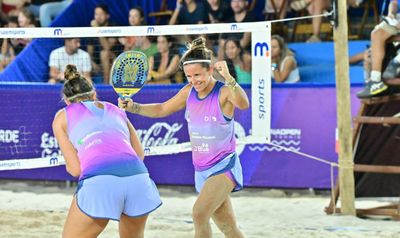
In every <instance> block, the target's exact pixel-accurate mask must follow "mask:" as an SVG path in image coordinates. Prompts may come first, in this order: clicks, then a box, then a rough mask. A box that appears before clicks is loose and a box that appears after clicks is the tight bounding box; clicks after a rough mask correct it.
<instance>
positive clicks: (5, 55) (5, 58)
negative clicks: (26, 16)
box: [1, 16, 18, 69]
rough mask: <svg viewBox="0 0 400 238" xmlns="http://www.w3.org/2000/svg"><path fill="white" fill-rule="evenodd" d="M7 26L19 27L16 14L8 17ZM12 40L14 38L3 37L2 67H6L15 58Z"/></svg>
mask: <svg viewBox="0 0 400 238" xmlns="http://www.w3.org/2000/svg"><path fill="white" fill-rule="evenodd" d="M5 27H9V28H17V27H18V18H17V17H16V16H9V17H8V19H7V24H6V25H5ZM11 40H13V39H7V38H5V39H3V42H2V45H1V67H2V69H4V68H5V67H7V65H9V64H10V63H11V62H12V61H13V60H14V59H15V55H16V54H15V49H14V47H13V45H12V44H11Z"/></svg>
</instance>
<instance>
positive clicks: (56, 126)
mask: <svg viewBox="0 0 400 238" xmlns="http://www.w3.org/2000/svg"><path fill="white" fill-rule="evenodd" d="M52 126H53V133H54V136H55V137H56V139H57V142H58V144H59V145H60V149H61V152H62V154H63V156H64V160H65V163H66V169H67V172H68V173H69V174H71V175H72V176H74V177H78V176H79V175H80V174H81V166H80V162H79V158H78V153H77V151H76V149H75V148H74V146H73V145H72V143H71V141H70V140H69V138H68V134H67V116H66V114H65V111H64V110H60V111H58V112H57V114H56V116H55V117H54V120H53V125H52Z"/></svg>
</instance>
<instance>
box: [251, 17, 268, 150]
mask: <svg viewBox="0 0 400 238" xmlns="http://www.w3.org/2000/svg"><path fill="white" fill-rule="evenodd" d="M270 45H271V23H269V22H268V23H267V29H263V30H261V31H253V32H252V33H251V50H252V52H251V53H252V65H251V66H252V75H251V77H252V81H251V93H252V94H251V103H252V104H251V113H252V126H251V134H252V135H253V136H258V137H265V138H266V139H267V141H268V142H269V141H270V127H271V50H270Z"/></svg>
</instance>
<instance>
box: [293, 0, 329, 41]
mask: <svg viewBox="0 0 400 238" xmlns="http://www.w3.org/2000/svg"><path fill="white" fill-rule="evenodd" d="M329 5H330V0H293V1H292V2H291V3H290V7H291V8H292V9H293V10H295V11H301V10H303V9H306V8H307V11H308V13H309V14H310V15H320V14H322V12H323V11H324V10H326V9H327V8H328V7H329ZM321 25H322V17H313V18H312V28H313V34H312V35H311V37H310V38H309V39H308V40H307V42H320V41H321V39H320V38H319V33H320V30H321Z"/></svg>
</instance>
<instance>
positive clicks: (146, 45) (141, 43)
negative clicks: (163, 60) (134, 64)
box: [131, 36, 158, 59]
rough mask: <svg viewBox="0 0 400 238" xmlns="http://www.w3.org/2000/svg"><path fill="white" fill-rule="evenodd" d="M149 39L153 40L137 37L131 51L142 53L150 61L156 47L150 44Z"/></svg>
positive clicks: (146, 37) (155, 51) (155, 52)
mask: <svg viewBox="0 0 400 238" xmlns="http://www.w3.org/2000/svg"><path fill="white" fill-rule="evenodd" d="M151 39H153V37H149V36H137V37H136V40H135V45H134V47H133V48H132V49H131V50H135V51H140V52H143V53H144V54H145V55H146V56H147V58H148V59H150V57H152V56H154V55H155V54H157V52H158V49H157V45H156V44H154V43H153V42H151Z"/></svg>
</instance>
